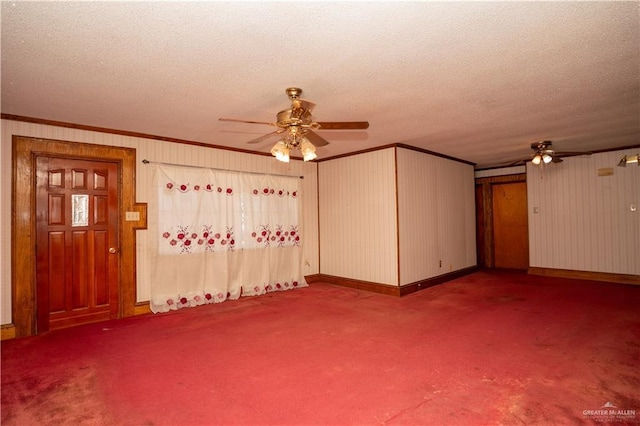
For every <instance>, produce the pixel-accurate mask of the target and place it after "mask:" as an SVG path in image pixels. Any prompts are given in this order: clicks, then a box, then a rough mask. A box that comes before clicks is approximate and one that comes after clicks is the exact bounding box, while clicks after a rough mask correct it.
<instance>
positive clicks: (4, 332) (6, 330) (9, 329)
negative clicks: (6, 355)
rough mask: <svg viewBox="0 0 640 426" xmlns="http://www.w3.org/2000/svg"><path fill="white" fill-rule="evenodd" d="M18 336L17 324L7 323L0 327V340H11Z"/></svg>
mask: <svg viewBox="0 0 640 426" xmlns="http://www.w3.org/2000/svg"><path fill="white" fill-rule="evenodd" d="M15 338H16V326H15V325H13V324H5V325H3V326H2V328H0V340H9V339H15Z"/></svg>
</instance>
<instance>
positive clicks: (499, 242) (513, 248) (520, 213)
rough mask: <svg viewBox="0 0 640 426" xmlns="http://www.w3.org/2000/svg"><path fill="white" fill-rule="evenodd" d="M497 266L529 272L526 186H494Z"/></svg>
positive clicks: (519, 184)
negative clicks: (527, 270)
mask: <svg viewBox="0 0 640 426" xmlns="http://www.w3.org/2000/svg"><path fill="white" fill-rule="evenodd" d="M492 194H493V195H492V198H493V199H492V203H493V244H494V266H495V267H496V268H509V269H524V270H526V269H528V268H529V225H528V219H527V184H526V182H509V183H500V184H493V185H492Z"/></svg>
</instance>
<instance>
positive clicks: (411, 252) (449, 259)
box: [397, 148, 476, 285]
mask: <svg viewBox="0 0 640 426" xmlns="http://www.w3.org/2000/svg"><path fill="white" fill-rule="evenodd" d="M397 156H398V163H397V174H398V216H399V217H398V224H399V251H400V256H399V258H400V263H399V265H400V266H399V273H400V285H407V284H411V283H414V282H418V281H421V280H425V279H428V278H432V277H435V276H439V275H443V274H448V273H451V272H453V271H458V270H461V269H465V268H468V267H471V266H475V265H476V248H475V208H474V178H473V166H471V165H469V164H465V163H460V162H457V161H452V160H449V159H446V158H442V157H438V156H434V155H430V154H425V153H422V152H419V151H414V150H410V149H404V148H398V154H397Z"/></svg>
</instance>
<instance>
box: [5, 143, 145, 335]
mask: <svg viewBox="0 0 640 426" xmlns="http://www.w3.org/2000/svg"><path fill="white" fill-rule="evenodd" d="M12 149H13V152H12V154H13V155H12V161H13V164H12V173H13V181H12V185H13V186H12V214H11V216H12V217H11V230H12V238H11V254H12V256H11V285H12V322H13V324H14V325H15V335H16V337H23V336H29V335H32V334H35V333H36V318H35V312H36V289H35V282H36V279H35V265H36V257H35V256H36V253H35V246H36V232H35V202H34V200H35V197H34V190H35V182H36V181H35V178H36V176H35V174H36V166H35V158H36V157H37V156H59V157H60V156H62V157H73V158H86V159H91V158H95V159H100V160H101V161H104V160H107V161H114V162H117V163H119V164H120V185H119V186H120V191H119V195H118V196H119V208H120V217H123V218H124V217H125V214H126V212H139V213H140V218H139V220H135V221H127V220H123V221H121V224H120V236H121V240H120V256H121V258H120V288H119V292H120V315H119V316H120V317H129V316H133V315H135V306H136V230H137V229H145V228H146V226H147V223H146V221H147V210H146V204H144V203H136V202H135V198H136V195H135V171H136V150H135V149H133V148H122V147H112V146H106V145H94V144H86V143H79V142H69V141H59V140H51V139H41V138H32V137H24V136H17V135H14V136H13V146H12ZM125 183H126V184H125Z"/></svg>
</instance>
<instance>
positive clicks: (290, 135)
mask: <svg viewBox="0 0 640 426" xmlns="http://www.w3.org/2000/svg"><path fill="white" fill-rule="evenodd" d="M285 93H286V94H287V96H288V97H289V99H290V100H291V107H290V108H288V109H285V110H282V111H280V112H278V114H276V121H275V122H273V123H270V122H266V121H251V120H239V119H236V118H220V119H219V120H220V121H232V122H237V123H249V124H265V125H269V126H273V127H277V128H278V129H277V130H274V131H273V132H271V133H268V134H266V135H264V136H260V137H259V138H256V139H252V140H250V141H248V142H247V143H258V142H262V141H264V140H267V139H269V138H271V137H274V136H278V135H282V136H281V139H280V141H278V142H277V143H276V145H275V146H274V147H273V148H272V149H271V153H272V154H273V155H274V156H275V157H276V158H277V159H278V160H280V161H285V162H288V161H289V151H290V150H291V149H294V148H295V149H300V152H301V153H302V158H303V160H305V161H309V160H313V159H314V158H316V153H315V151H316V150H315V148H316V147H318V146H324V145H328V144H329V142H328V141H327V140H326V139H324V138H323V137H322V136H320V135H318V134H317V133H316V132H315V131H317V130H364V129H367V128H369V122H367V121H315V120H314V118H313V116H312V115H311V111H312V110H313V108H314V107H315V104H314V103H313V102H310V101H307V100H304V99H301V98H300V94H301V93H302V89H300V88H298V87H289V88H288V89H286V90H285Z"/></svg>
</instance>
